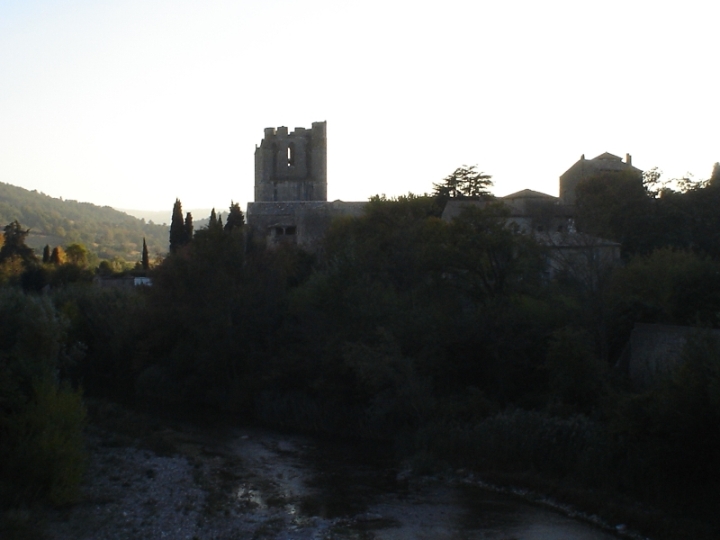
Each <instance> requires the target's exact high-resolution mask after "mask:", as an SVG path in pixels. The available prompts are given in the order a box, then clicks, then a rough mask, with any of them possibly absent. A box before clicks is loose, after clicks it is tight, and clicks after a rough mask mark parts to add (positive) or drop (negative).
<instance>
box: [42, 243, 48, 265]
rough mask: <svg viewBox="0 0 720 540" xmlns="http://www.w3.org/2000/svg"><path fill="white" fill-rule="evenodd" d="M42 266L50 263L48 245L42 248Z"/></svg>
mask: <svg viewBox="0 0 720 540" xmlns="http://www.w3.org/2000/svg"><path fill="white" fill-rule="evenodd" d="M42 261H43V264H47V263H49V262H50V246H49V245H48V244H45V247H44V248H43V259H42Z"/></svg>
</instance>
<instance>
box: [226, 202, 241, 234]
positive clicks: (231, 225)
mask: <svg viewBox="0 0 720 540" xmlns="http://www.w3.org/2000/svg"><path fill="white" fill-rule="evenodd" d="M244 226H245V214H243V211H242V210H240V205H239V204H238V203H236V202H232V201H230V213H228V216H227V219H226V220H225V232H232V231H233V229H242V228H243V227H244Z"/></svg>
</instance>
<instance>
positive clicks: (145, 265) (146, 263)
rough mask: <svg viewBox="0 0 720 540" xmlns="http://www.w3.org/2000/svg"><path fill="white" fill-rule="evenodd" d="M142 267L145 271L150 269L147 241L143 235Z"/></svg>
mask: <svg viewBox="0 0 720 540" xmlns="http://www.w3.org/2000/svg"><path fill="white" fill-rule="evenodd" d="M142 267H143V270H145V271H147V270H149V269H150V255H149V253H148V247H147V243H146V242H145V237H143V250H142Z"/></svg>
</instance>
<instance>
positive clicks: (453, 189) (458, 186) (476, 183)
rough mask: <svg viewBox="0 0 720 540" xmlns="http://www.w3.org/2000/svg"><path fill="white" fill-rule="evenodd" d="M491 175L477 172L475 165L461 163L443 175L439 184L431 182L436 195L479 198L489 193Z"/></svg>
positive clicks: (441, 196)
mask: <svg viewBox="0 0 720 540" xmlns="http://www.w3.org/2000/svg"><path fill="white" fill-rule="evenodd" d="M492 185H493V183H492V176H491V175H489V174H485V173H483V172H478V170H477V165H471V166H469V167H468V166H467V165H463V166H462V167H458V168H457V169H455V171H453V173H452V174H450V175H449V176H447V177H445V178H444V179H443V181H442V182H441V183H439V184H433V194H434V195H435V196H436V197H440V198H444V199H448V198H469V199H479V198H484V197H487V196H489V195H490V190H489V188H490V187H491V186H492Z"/></svg>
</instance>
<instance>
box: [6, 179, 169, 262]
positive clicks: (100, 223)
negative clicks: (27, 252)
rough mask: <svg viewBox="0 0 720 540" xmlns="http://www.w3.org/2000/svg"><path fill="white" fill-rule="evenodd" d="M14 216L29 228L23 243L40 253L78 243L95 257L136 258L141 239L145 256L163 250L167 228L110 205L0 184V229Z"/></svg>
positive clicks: (165, 248)
mask: <svg viewBox="0 0 720 540" xmlns="http://www.w3.org/2000/svg"><path fill="white" fill-rule="evenodd" d="M14 220H17V221H19V222H20V224H21V225H22V226H23V227H24V228H28V229H30V235H29V236H28V240H27V243H28V245H30V246H31V247H33V248H34V249H36V250H37V251H38V252H39V253H40V252H41V251H42V248H43V247H44V246H45V245H46V244H48V245H50V247H51V248H52V247H55V246H67V245H68V244H72V243H75V242H77V243H82V244H84V245H85V246H86V247H87V248H88V249H89V250H90V251H92V252H94V253H95V254H97V256H98V257H99V258H100V259H112V258H113V257H120V258H122V259H125V260H126V261H129V262H133V261H137V260H140V257H141V250H142V240H143V237H144V238H145V239H146V242H147V245H148V250H149V252H150V256H151V257H154V256H155V255H156V254H164V253H166V252H167V247H168V227H167V226H163V225H155V224H151V223H146V222H145V221H144V220H141V219H136V218H134V217H132V216H129V215H127V214H125V213H123V212H119V211H117V210H115V209H113V208H110V207H109V206H102V207H101V206H96V205H94V204H91V203H83V202H78V201H70V200H68V201H65V200H63V199H56V198H54V197H50V196H48V195H45V194H44V193H38V192H37V191H29V190H27V189H24V188H21V187H17V186H12V185H10V184H5V183H2V182H0V227H4V226H5V225H7V224H8V223H11V222H12V221H14Z"/></svg>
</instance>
